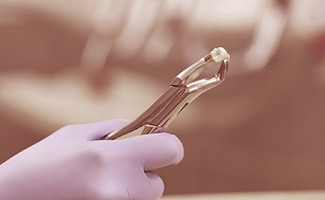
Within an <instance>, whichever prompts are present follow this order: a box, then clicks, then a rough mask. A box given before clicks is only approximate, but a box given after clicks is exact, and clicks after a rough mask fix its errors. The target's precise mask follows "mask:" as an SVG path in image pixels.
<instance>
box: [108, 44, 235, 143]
mask: <svg viewBox="0 0 325 200" xmlns="http://www.w3.org/2000/svg"><path fill="white" fill-rule="evenodd" d="M229 58H230V56H229V54H228V53H227V51H226V50H225V49H224V48H222V47H219V48H215V49H213V50H212V51H211V52H210V53H209V54H207V55H206V56H204V57H203V58H201V59H200V60H199V61H197V62H196V63H194V64H192V65H191V66H190V67H188V68H186V69H185V70H184V71H182V72H181V73H180V74H178V75H177V76H176V77H175V78H174V79H173V80H172V82H171V83H170V85H169V88H168V89H167V91H166V92H165V93H163V94H162V95H161V96H160V98H158V100H156V101H155V102H154V103H153V104H152V105H151V106H150V107H149V108H148V109H147V110H146V111H145V112H144V113H143V114H141V115H140V116H139V117H138V118H137V119H136V120H134V121H133V122H131V123H130V124H128V125H126V126H125V127H123V128H122V129H120V130H117V131H115V132H112V133H110V134H108V135H107V136H105V137H104V139H106V140H113V139H116V138H118V137H121V136H123V135H125V134H128V133H130V132H132V131H135V130H137V129H138V128H140V127H144V129H143V131H142V134H149V133H154V132H159V131H161V130H165V129H166V128H167V126H168V125H169V124H170V123H171V122H172V121H173V120H174V119H175V118H176V116H177V115H178V114H179V113H180V112H181V111H182V110H183V109H184V108H185V107H186V106H187V105H189V104H190V103H191V102H192V101H193V100H194V99H196V98H197V97H198V96H200V95H201V94H202V93H204V92H206V91H208V90H210V89H211V88H214V87H215V86H217V85H219V84H220V83H222V82H223V81H224V80H225V78H226V76H227V72H228V62H229ZM212 63H216V64H219V65H220V67H219V70H218V72H217V73H216V74H215V75H214V76H212V77H208V78H203V79H200V80H195V79H196V78H198V77H199V76H200V74H202V73H203V72H204V71H206V70H207V69H208V68H209V66H210V65H211V64H212Z"/></svg>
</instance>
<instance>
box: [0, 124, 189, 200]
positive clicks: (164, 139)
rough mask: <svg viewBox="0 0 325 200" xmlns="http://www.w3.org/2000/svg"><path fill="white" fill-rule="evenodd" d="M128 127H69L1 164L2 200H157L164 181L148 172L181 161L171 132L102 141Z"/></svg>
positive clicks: (116, 125)
mask: <svg viewBox="0 0 325 200" xmlns="http://www.w3.org/2000/svg"><path fill="white" fill-rule="evenodd" d="M126 123H128V122H127V121H122V120H114V121H106V122H99V123H93V124H82V125H69V126H66V127H64V128H61V129H59V130H58V131H56V132H55V133H54V134H52V135H50V136H49V137H47V138H45V139H44V140H42V141H40V142H38V143H36V144H35V145H33V146H31V147H29V148H27V149H26V150H24V151H22V152H20V153H19V154H17V155H15V156H14V157H12V158H11V159H9V160H8V161H6V162H5V163H3V164H2V165H0V199H1V200H21V199H28V200H58V199H59V200H76V199H78V200H123V199H135V200H137V199H138V200H153V199H157V198H159V197H160V196H161V195H162V193H163V188H164V185H163V182H162V180H161V179H160V177H159V176H157V175H156V174H154V173H153V172H151V171H150V170H152V169H156V168H160V167H164V166H167V165H171V164H177V163H179V162H180V161H181V159H182V158H183V146H182V144H181V142H180V141H179V140H178V138H177V137H176V136H174V135H170V134H167V133H157V134H150V135H140V136H136V137H131V138H126V139H120V140H100V139H101V138H102V137H103V136H104V135H106V134H107V133H109V132H112V131H113V130H116V129H118V128H120V127H122V126H124V125H126Z"/></svg>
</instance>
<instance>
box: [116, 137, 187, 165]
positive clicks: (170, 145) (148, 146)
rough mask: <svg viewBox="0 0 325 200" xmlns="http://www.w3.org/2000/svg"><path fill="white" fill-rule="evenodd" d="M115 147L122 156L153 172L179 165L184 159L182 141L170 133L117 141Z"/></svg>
mask: <svg viewBox="0 0 325 200" xmlns="http://www.w3.org/2000/svg"><path fill="white" fill-rule="evenodd" d="M117 142H118V145H116V146H115V147H116V148H118V151H119V154H120V155H122V154H123V155H127V157H128V158H129V159H130V160H131V161H132V162H133V163H134V164H137V165H139V164H140V165H143V167H144V170H145V171H147V170H153V169H157V168H161V167H165V166H168V165H171V164H177V163H179V162H180V161H181V160H182V159H183V157H184V149H183V145H182V143H181V141H180V140H179V139H178V138H177V137H176V136H175V135H171V134H168V133H156V134H149V135H140V136H136V137H131V138H127V139H123V140H116V144H117Z"/></svg>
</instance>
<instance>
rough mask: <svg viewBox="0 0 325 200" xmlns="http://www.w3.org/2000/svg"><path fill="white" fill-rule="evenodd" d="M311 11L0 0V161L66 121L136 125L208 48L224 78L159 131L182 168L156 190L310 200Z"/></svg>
mask: <svg viewBox="0 0 325 200" xmlns="http://www.w3.org/2000/svg"><path fill="white" fill-rule="evenodd" d="M324 11H325V1H323V0H295V1H289V0H282V1H281V0H278V1H275V0H273V1H272V0H204V1H203V0H177V1H174V0H165V1H163V0H155V1H153V0H134V1H131V0H119V1H113V0H57V1H51V0H29V1H24V0H0V162H4V161H5V160H6V159H8V158H9V157H11V156H13V155H14V154H16V153H18V152H19V151H21V150H23V149H24V148H26V147H28V146H30V145H32V144H33V143H35V142H37V141H39V140H41V139H42V138H44V137H46V136H48V135H49V134H51V133H52V132H54V131H55V130H57V129H58V128H60V127H62V126H64V125H67V124H71V123H86V122H87V123H88V122H94V121H101V120H109V119H114V118H127V119H134V118H136V117H137V116H138V115H139V114H141V113H142V112H143V111H144V110H145V109H146V108H147V107H148V106H150V105H151V103H152V102H153V101H154V100H155V99H157V98H158V97H159V96H160V94H161V93H162V92H164V90H165V89H166V88H167V87H168V84H169V82H170V81H171V80H172V79H173V78H174V77H175V76H176V75H177V74H178V73H179V72H180V71H182V70H183V69H184V68H186V67H187V66H189V65H190V64H191V63H193V62H195V61H197V60H198V59H200V58H201V57H202V56H204V55H205V54H207V53H209V52H210V51H211V50H212V48H214V47H219V46H222V47H224V48H225V49H226V50H227V51H228V53H229V54H230V56H231V60H230V71H229V75H228V78H227V80H226V81H225V82H224V83H223V84H221V85H220V86H218V87H217V88H215V89H213V90H211V91H209V92H207V93H205V94H203V95H202V96H200V98H198V99H197V100H196V101H194V102H193V103H192V104H191V105H190V106H189V107H188V108H187V109H186V110H184V111H183V112H182V113H181V114H180V115H179V116H178V118H177V119H176V120H175V122H174V123H172V125H171V126H170V128H169V129H168V131H169V132H171V133H175V134H176V135H177V136H178V137H179V138H180V139H181V140H182V142H183V144H184V147H185V158H184V160H183V162H181V163H180V164H179V165H177V166H172V167H167V168H165V169H161V170H158V171H157V173H158V174H160V175H161V176H162V178H163V179H164V181H165V184H166V192H165V193H166V194H201V193H224V192H227V193H228V192H256V191H306V190H324V189H325V173H324V172H325V171H324V169H325V158H324V155H325V146H324V141H325V123H324V119H325V106H324V105H323V104H324V102H325V91H324V87H325V59H324V58H325V12H324ZM210 73H211V74H212V73H213V72H210Z"/></svg>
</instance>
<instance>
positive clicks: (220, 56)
mask: <svg viewBox="0 0 325 200" xmlns="http://www.w3.org/2000/svg"><path fill="white" fill-rule="evenodd" d="M210 54H211V57H212V59H213V60H214V62H216V63H221V62H222V61H224V60H227V61H229V60H230V55H229V54H228V52H227V51H226V49H224V48H222V47H218V48H214V49H213V50H212V51H211V53H210Z"/></svg>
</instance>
